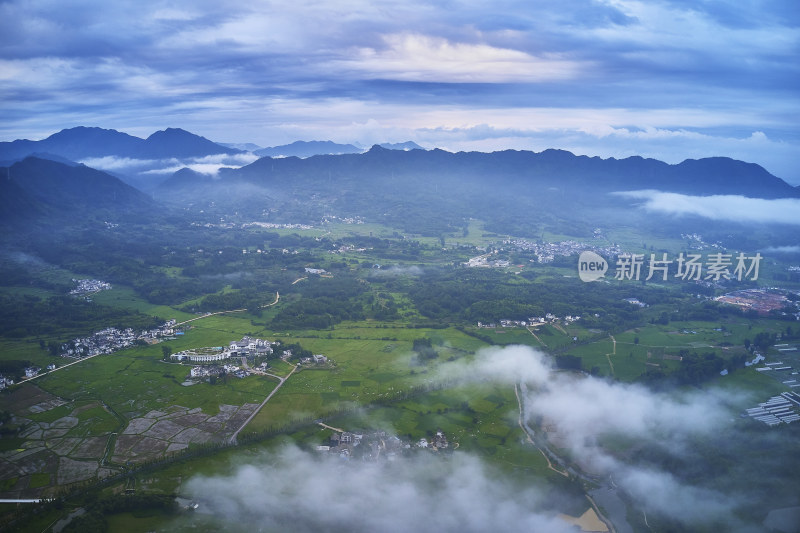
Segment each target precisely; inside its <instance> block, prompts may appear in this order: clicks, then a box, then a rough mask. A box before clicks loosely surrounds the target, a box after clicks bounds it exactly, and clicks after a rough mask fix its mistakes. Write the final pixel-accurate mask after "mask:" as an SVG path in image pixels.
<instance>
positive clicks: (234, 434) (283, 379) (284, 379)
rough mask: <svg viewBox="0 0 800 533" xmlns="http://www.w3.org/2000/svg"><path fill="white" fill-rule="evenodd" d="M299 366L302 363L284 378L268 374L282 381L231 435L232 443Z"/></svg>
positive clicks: (234, 442)
mask: <svg viewBox="0 0 800 533" xmlns="http://www.w3.org/2000/svg"><path fill="white" fill-rule="evenodd" d="M299 366H300V365H294V368H292V371H291V372H289V374H288V375H287V376H286V377H285V378H282V377H280V376H277V375H275V374H267V375H268V376H272V377H273V378H277V379H278V380H279V381H280V383H278V386H277V387H275V388H274V389H272V392H270V393H269V394H268V395H267V397H266V398H264V401H263V402H261V405H259V406H258V407H257V408H256V410H255V411H253V414H252V415H250V416H249V417H247V420H245V421H244V423H243V424H242V426H241V427H240V428H239V429H237V430H236V431H235V432H234V433H233V435H231V438H230V443H231V444H236V437H238V436H239V432H240V431H242V430H243V429H244V428H245V426H247V424H249V423H250V421H251V420H253V419H254V418H255V417H256V415H257V414H258V412H259V411H261V409H262V408H263V407H264V406H265V405H266V404H267V402H268V401H269V400H270V398H272V397H273V396H274V395H275V393H276V392H278V389H280V388H281V387H283V384H284V383H286V380H287V379H289V378H290V377H291V376H292V374H294V371H295V370H297V368H298V367H299ZM265 374H266V372H265Z"/></svg>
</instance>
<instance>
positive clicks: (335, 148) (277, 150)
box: [253, 141, 364, 157]
mask: <svg viewBox="0 0 800 533" xmlns="http://www.w3.org/2000/svg"><path fill="white" fill-rule="evenodd" d="M363 151H364V150H362V149H361V148H359V147H357V146H354V145H352V144H338V143H335V142H333V141H295V142H293V143H291V144H284V145H281V146H271V147H269V148H262V149H261V150H256V151H255V152H253V153H255V154H256V155H260V156H262V157H291V156H294V157H311V156H314V155H339V154H360V153H361V152H363Z"/></svg>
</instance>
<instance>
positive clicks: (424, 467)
mask: <svg viewBox="0 0 800 533" xmlns="http://www.w3.org/2000/svg"><path fill="white" fill-rule="evenodd" d="M503 479H504V476H503V475H502V474H500V473H499V472H494V471H491V470H490V469H488V468H487V467H486V466H485V465H484V464H483V463H482V462H481V461H480V460H479V459H477V458H476V457H473V456H470V455H467V454H464V453H460V454H454V455H453V457H452V458H451V459H444V458H442V457H438V456H433V455H432V454H427V453H418V454H414V455H413V456H411V457H402V458H398V459H397V460H396V461H394V462H389V463H381V464H375V463H364V462H358V461H348V462H343V461H341V460H340V459H338V458H331V457H328V456H320V455H318V454H311V453H308V452H304V451H301V450H299V449H297V448H295V447H291V446H289V447H284V448H283V449H281V450H280V451H278V452H277V453H275V454H271V455H268V456H265V457H263V458H261V459H260V460H256V461H254V464H250V465H247V466H241V467H239V468H237V469H236V471H235V472H234V473H233V474H232V475H229V476H215V477H205V476H199V477H194V478H192V479H190V480H189V481H188V482H187V484H186V485H185V486H184V490H185V492H186V493H188V495H190V496H191V497H192V498H194V499H196V500H198V501H200V502H201V505H202V507H201V510H202V511H203V512H206V513H213V514H214V515H216V516H218V517H219V518H220V519H222V520H236V521H237V523H239V524H242V525H245V526H248V527H249V526H258V527H259V528H261V529H262V530H263V529H266V530H280V529H291V530H292V531H299V532H305V531H354V532H361V531H363V532H367V531H385V532H387V533H392V532H398V533H400V532H407V531H465V532H470V531H475V532H479V531H480V532H483V531H491V530H492V529H494V528H496V527H498V526H500V525H502V527H503V529H506V530H509V531H552V532H562V531H563V532H568V531H572V529H571V526H569V525H568V524H567V523H566V522H564V521H562V520H561V519H559V518H557V516H556V512H555V511H544V510H542V509H541V507H542V502H543V500H544V498H543V494H542V493H540V492H539V491H537V490H535V489H532V488H520V487H515V486H512V485H511V484H509V483H506V482H504V481H503Z"/></svg>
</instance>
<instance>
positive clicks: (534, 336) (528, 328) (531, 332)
mask: <svg viewBox="0 0 800 533" xmlns="http://www.w3.org/2000/svg"><path fill="white" fill-rule="evenodd" d="M525 329H527V330H528V331H529V332H530V334H531V335H533V338H534V339H536V340H537V341H539V343H540V344H541V345H542V346H544V347H545V348H547V345H546V344H545V343H544V341H542V339H540V338H539V337H537V336H536V333H534V332H533V330H532V329H531V328H530V326H525Z"/></svg>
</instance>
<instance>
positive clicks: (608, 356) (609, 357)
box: [606, 334, 617, 377]
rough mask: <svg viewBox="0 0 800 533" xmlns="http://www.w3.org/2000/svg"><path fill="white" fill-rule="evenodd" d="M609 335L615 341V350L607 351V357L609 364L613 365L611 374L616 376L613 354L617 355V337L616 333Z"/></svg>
mask: <svg viewBox="0 0 800 533" xmlns="http://www.w3.org/2000/svg"><path fill="white" fill-rule="evenodd" d="M609 337H611V342H612V343H613V344H612V346H613V351H612V353H607V354H606V359H608V366H610V367H611V375H612V376H614V377H616V374H615V373H614V363H612V362H611V356H612V355H617V339H615V338H614V335H610V334H609Z"/></svg>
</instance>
